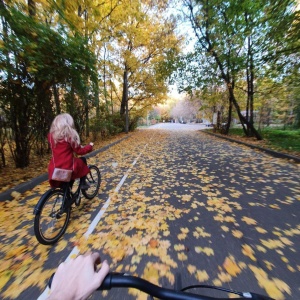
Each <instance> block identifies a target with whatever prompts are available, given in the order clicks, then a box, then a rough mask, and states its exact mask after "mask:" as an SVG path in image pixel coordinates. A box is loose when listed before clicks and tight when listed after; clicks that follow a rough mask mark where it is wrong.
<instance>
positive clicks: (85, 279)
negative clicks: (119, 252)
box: [48, 253, 109, 300]
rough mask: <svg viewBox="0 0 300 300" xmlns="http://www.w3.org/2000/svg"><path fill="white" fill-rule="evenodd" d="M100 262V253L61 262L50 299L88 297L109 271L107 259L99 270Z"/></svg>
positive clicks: (72, 299)
mask: <svg viewBox="0 0 300 300" xmlns="http://www.w3.org/2000/svg"><path fill="white" fill-rule="evenodd" d="M100 262H101V260H100V255H99V253H89V254H85V255H80V256H78V257H76V258H75V259H71V260H69V261H68V262H63V263H61V264H60V265H59V267H58V269H57V271H56V273H55V275H54V277H53V280H52V285H51V293H50V296H49V297H48V300H61V299H64V300H84V299H87V298H88V297H89V296H90V295H91V294H92V293H93V292H94V291H95V290H96V289H97V288H98V287H99V286H100V285H101V283H102V281H103V280H104V278H105V276H106V275H107V274H108V272H109V265H108V263H107V261H106V260H105V261H104V262H103V263H102V266H101V268H100V270H98V271H97V268H96V265H97V264H99V263H100Z"/></svg>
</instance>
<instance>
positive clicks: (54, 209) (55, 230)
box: [34, 189, 71, 245]
mask: <svg viewBox="0 0 300 300" xmlns="http://www.w3.org/2000/svg"><path fill="white" fill-rule="evenodd" d="M40 201H41V203H40V209H39V211H38V212H37V213H36V214H35V218H34V233H35V236H36V239H37V240H38V241H39V243H41V244H43V245H52V244H55V243H56V242H57V241H58V240H59V239H60V238H61V237H62V235H63V234H64V233H65V231H66V229H67V226H68V223H69V220H70V215H71V206H67V207H65V208H63V206H64V191H63V189H55V190H51V191H49V192H48V193H47V195H46V196H45V197H44V198H43V196H42V198H41V199H40Z"/></svg>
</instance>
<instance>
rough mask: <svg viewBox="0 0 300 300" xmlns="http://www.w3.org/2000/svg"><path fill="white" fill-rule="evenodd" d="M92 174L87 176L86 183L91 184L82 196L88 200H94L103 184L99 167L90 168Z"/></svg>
mask: <svg viewBox="0 0 300 300" xmlns="http://www.w3.org/2000/svg"><path fill="white" fill-rule="evenodd" d="M89 169H90V172H89V173H88V174H87V175H86V182H87V183H88V184H89V186H90V187H89V188H88V189H87V190H82V194H83V195H84V196H85V198H87V199H93V198H94V197H95V196H96V195H97V194H98V191H99V187H100V184H101V174H100V171H99V169H98V167H97V166H94V165H91V166H89Z"/></svg>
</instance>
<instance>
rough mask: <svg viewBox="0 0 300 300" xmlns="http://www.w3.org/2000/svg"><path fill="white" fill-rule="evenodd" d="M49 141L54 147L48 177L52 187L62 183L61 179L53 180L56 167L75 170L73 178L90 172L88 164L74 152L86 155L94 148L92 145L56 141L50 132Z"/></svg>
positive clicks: (52, 147)
mask: <svg viewBox="0 0 300 300" xmlns="http://www.w3.org/2000/svg"><path fill="white" fill-rule="evenodd" d="M48 141H49V143H50V146H51V149H52V157H51V159H50V161H49V165H48V178H49V183H50V185H51V187H59V186H60V185H61V182H60V181H56V180H52V179H51V177H52V174H53V171H54V168H55V167H56V168H61V169H67V170H73V173H72V179H71V180H75V179H76V178H81V177H83V176H85V175H86V174H88V172H89V168H88V166H87V165H86V164H85V163H84V162H83V161H82V160H81V159H80V158H78V157H75V156H74V153H76V154H78V155H84V154H87V153H89V152H91V151H92V150H93V147H92V146H91V145H86V146H81V145H79V146H78V147H74V145H72V144H71V143H69V142H66V141H60V142H58V143H56V145H55V142H54V140H53V137H52V135H51V134H50V133H49V134H48Z"/></svg>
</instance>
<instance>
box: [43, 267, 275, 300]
mask: <svg viewBox="0 0 300 300" xmlns="http://www.w3.org/2000/svg"><path fill="white" fill-rule="evenodd" d="M53 276H54V274H52V276H51V278H50V280H49V283H48V286H49V288H51V283H52V279H53ZM112 288H135V289H138V290H140V291H142V292H144V293H146V294H148V295H150V296H151V299H153V297H155V298H158V299H164V300H232V298H218V297H212V296H204V295H197V294H193V293H187V292H186V291H187V290H189V289H192V288H206V289H214V290H219V291H221V292H227V293H231V294H236V295H238V296H240V297H239V298H234V299H240V300H241V299H244V300H249V299H252V300H275V299H273V298H270V297H268V296H264V295H260V294H256V293H252V292H238V291H235V290H230V289H225V288H222V287H216V286H210V285H191V286H187V287H185V288H181V280H180V277H179V280H178V281H177V284H176V289H173V290H172V289H167V288H163V287H160V286H157V285H155V284H153V283H151V282H149V281H147V280H145V279H142V278H140V277H136V276H132V275H128V274H127V273H108V275H107V276H106V277H105V279H104V281H103V282H102V284H101V286H100V287H99V288H98V290H110V289H112Z"/></svg>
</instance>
